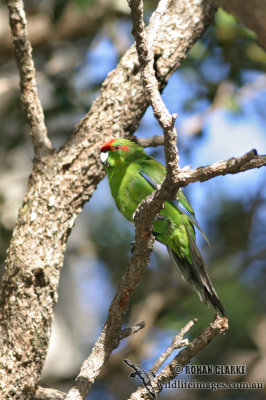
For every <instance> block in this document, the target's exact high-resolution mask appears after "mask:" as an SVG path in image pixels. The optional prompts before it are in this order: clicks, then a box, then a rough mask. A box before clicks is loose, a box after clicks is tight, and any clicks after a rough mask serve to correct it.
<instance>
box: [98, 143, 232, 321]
mask: <svg viewBox="0 0 266 400" xmlns="http://www.w3.org/2000/svg"><path fill="white" fill-rule="evenodd" d="M100 159H101V162H102V163H103V165H104V168H105V170H106V172H107V174H108V181H109V185H110V189H111V193H112V196H113V198H114V200H115V202H116V205H117V207H118V209H119V211H120V212H121V213H122V214H123V215H124V216H125V217H126V218H127V219H128V220H129V221H131V222H134V213H135V211H136V209H137V207H138V205H139V204H140V203H141V201H142V200H143V199H144V198H145V197H147V196H148V195H149V194H151V193H152V192H153V191H154V190H155V189H156V187H157V184H160V183H161V182H162V180H163V179H164V177H165V175H166V169H165V167H164V166H163V165H162V164H161V163H160V162H159V161H157V160H155V159H154V158H152V157H151V156H149V155H148V154H146V153H145V151H144V149H143V148H142V147H140V146H138V145H137V144H136V143H134V142H132V141H130V140H127V139H123V138H118V139H111V140H110V141H109V142H107V143H105V144H104V145H103V146H102V147H101V149H100ZM195 227H197V228H198V229H199V230H200V232H201V233H202V234H203V236H204V237H205V239H206V240H207V238H206V236H205V235H204V233H203V232H202V230H201V229H200V227H199V224H198V222H197V220H196V218H195V215H194V211H193V209H192V207H191V205H190V204H189V202H188V201H187V199H186V197H185V195H184V193H183V192H182V190H181V189H179V190H178V192H177V196H176V201H175V202H171V201H165V202H164V205H163V208H162V210H161V211H160V213H159V214H158V216H157V218H156V219H155V221H154V222H153V234H154V236H155V238H156V240H158V241H159V242H161V243H163V244H165V245H166V247H167V249H168V252H169V254H170V257H171V259H172V261H173V263H174V265H175V266H176V268H177V270H178V271H179V272H180V273H181V275H182V277H183V278H184V280H186V281H187V282H188V283H189V284H190V285H191V286H192V288H194V289H195V290H196V292H197V293H198V295H199V297H200V299H201V300H202V301H204V302H205V303H207V304H209V303H211V304H212V305H213V306H214V308H215V309H216V310H217V311H220V312H221V314H222V315H223V316H226V312H225V310H224V307H223V305H222V303H221V302H220V300H219V298H218V296H217V294H216V292H215V289H214V287H213V285H212V283H211V281H210V278H209V276H208V273H207V269H206V266H205V264H204V261H203V259H202V256H201V254H200V252H199V250H198V248H197V246H196V243H195ZM207 241H208V240H207Z"/></svg>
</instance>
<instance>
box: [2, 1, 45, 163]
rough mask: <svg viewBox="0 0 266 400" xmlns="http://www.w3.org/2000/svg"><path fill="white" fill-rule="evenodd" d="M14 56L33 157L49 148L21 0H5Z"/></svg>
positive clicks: (43, 153)
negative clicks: (28, 126) (31, 142)
mask: <svg viewBox="0 0 266 400" xmlns="http://www.w3.org/2000/svg"><path fill="white" fill-rule="evenodd" d="M6 5H7V7H8V10H9V23H10V28H11V34H12V41H13V45H14V50H15V57H16V61H17V65H18V69H19V74H20V89H21V101H22V105H23V108H24V110H25V114H26V117H27V120H28V123H29V125H30V133H31V136H32V141H33V146H34V151H35V156H36V157H37V158H41V157H42V156H43V155H45V154H46V152H47V151H48V150H50V149H51V148H52V146H51V143H50V140H49V139H48V136H47V128H46V126H45V122H44V113H43V109H42V105H41V102H40V100H39V97H38V93H37V85H36V80H35V67H34V63H33V59H32V47H31V44H30V41H29V38H28V31H27V20H26V16H25V12H24V6H23V1H22V0H6Z"/></svg>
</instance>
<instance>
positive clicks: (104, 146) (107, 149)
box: [100, 139, 116, 151]
mask: <svg viewBox="0 0 266 400" xmlns="http://www.w3.org/2000/svg"><path fill="white" fill-rule="evenodd" d="M115 141H116V139H111V140H109V142H107V143H105V144H104V145H102V147H101V148H100V151H109V150H111V147H112V143H114V142H115Z"/></svg>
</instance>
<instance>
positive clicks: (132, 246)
mask: <svg viewBox="0 0 266 400" xmlns="http://www.w3.org/2000/svg"><path fill="white" fill-rule="evenodd" d="M130 244H131V249H130V253H131V254H134V253H135V250H136V246H135V244H136V242H131V243H130Z"/></svg>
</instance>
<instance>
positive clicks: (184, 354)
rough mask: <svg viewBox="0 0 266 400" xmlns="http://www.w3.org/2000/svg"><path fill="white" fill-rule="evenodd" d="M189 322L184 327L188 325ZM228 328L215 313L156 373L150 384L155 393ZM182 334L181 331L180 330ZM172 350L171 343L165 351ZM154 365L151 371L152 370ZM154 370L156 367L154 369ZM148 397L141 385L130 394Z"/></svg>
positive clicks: (135, 397)
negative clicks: (187, 343)
mask: <svg viewBox="0 0 266 400" xmlns="http://www.w3.org/2000/svg"><path fill="white" fill-rule="evenodd" d="M191 323H192V321H190V323H188V325H187V326H186V327H185V328H184V330H186V329H187V327H189V326H190V324H191ZM227 329H228V320H227V319H226V318H221V317H219V316H217V315H216V318H215V320H214V321H213V322H212V323H211V324H210V325H209V326H208V327H207V328H206V329H204V330H203V331H202V332H201V333H200V334H199V335H198V336H197V337H196V338H195V339H194V340H193V341H192V342H190V343H189V345H188V346H187V347H186V348H184V349H183V350H181V351H180V353H178V355H177V356H176V357H175V358H174V359H173V360H172V361H171V362H170V363H169V364H168V365H167V366H166V367H165V368H164V369H163V370H162V371H161V372H160V373H159V375H157V376H156V377H155V378H154V379H153V381H152V385H153V387H154V388H155V393H156V394H157V395H158V394H159V393H160V392H161V391H162V390H163V385H164V384H166V383H167V382H169V381H171V380H172V379H174V378H176V376H177V375H178V374H180V373H181V372H182V369H183V368H184V367H185V366H186V365H187V364H188V363H189V362H190V361H191V359H192V358H193V357H195V356H196V355H197V354H198V353H199V352H200V351H202V350H203V349H204V348H205V347H206V346H207V345H208V344H209V343H210V342H211V341H212V340H213V339H214V338H215V336H217V335H221V334H224V333H225V331H226V330H227ZM180 335H181V336H182V331H181V332H180ZM171 350H174V345H173V344H172V345H171V346H170V348H169V350H166V353H167V354H168V352H170V351H171ZM159 360H160V359H159ZM159 360H157V361H156V363H155V364H154V365H157V363H158V364H160V363H159ZM153 368H154V366H153V367H152V369H151V371H153ZM154 370H155V371H156V368H155V369H154ZM141 399H147V400H149V399H150V395H149V394H148V392H147V390H146V389H144V388H143V387H139V388H138V389H137V391H136V392H134V393H133V394H132V395H131V396H130V400H141Z"/></svg>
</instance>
